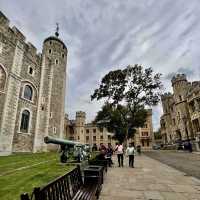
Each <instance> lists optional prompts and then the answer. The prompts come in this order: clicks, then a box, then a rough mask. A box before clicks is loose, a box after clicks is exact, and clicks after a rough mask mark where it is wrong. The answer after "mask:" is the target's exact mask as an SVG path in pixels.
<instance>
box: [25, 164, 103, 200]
mask: <svg viewBox="0 0 200 200" xmlns="http://www.w3.org/2000/svg"><path fill="white" fill-rule="evenodd" d="M95 180H96V181H94V182H93V181H91V182H90V184H89V183H88V182H87V184H84V183H83V180H82V175H81V170H80V166H77V167H76V168H75V169H73V170H72V171H70V172H69V173H67V174H65V175H64V176H62V177H59V178H57V179H56V180H54V181H52V182H51V183H49V184H47V185H46V186H44V187H41V188H40V187H38V188H35V189H34V191H33V193H32V196H31V198H29V196H28V194H27V193H24V194H22V195H21V200H95V199H98V198H99V193H100V190H101V184H102V183H101V177H99V178H98V177H97V179H95Z"/></svg>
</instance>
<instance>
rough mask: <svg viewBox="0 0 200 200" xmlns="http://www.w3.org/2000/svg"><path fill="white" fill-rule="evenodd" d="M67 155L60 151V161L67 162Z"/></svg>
mask: <svg viewBox="0 0 200 200" xmlns="http://www.w3.org/2000/svg"><path fill="white" fill-rule="evenodd" d="M67 159H68V158H67V156H66V155H65V153H62V155H61V156H60V162H61V163H66V162H67Z"/></svg>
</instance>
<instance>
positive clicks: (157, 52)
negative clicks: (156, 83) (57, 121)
mask: <svg viewBox="0 0 200 200" xmlns="http://www.w3.org/2000/svg"><path fill="white" fill-rule="evenodd" d="M0 9H1V11H2V12H3V13H4V14H5V15H6V16H7V17H8V18H9V19H10V22H11V25H15V26H17V27H18V28H19V29H20V30H21V31H22V32H23V33H24V34H25V35H26V38H27V40H28V41H30V42H32V43H33V44H34V45H35V46H36V47H37V48H38V50H39V51H41V48H42V41H43V40H44V38H46V37H48V36H49V35H52V34H54V30H55V24H56V22H58V23H59V24H60V38H61V39H62V40H63V41H64V42H65V43H66V45H67V47H68V51H69V54H68V65H67V95H66V112H67V113H68V114H69V116H70V117H71V118H73V117H74V115H75V112H76V111H77V110H83V111H86V112H87V120H88V121H90V120H92V119H93V118H94V116H95V114H96V112H97V111H98V110H99V108H100V103H98V102H91V101H90V95H91V94H92V91H93V90H94V89H95V88H96V87H97V86H98V83H99V82H100V80H101V77H102V76H103V75H104V74H105V73H107V72H109V71H110V70H111V69H117V68H123V67H125V66H127V65H128V64H136V63H137V64H141V65H143V66H144V67H152V68H153V69H154V71H155V72H160V73H162V74H163V77H162V79H163V83H164V85H165V90H166V91H170V90H171V83H170V80H171V77H172V76H173V75H174V74H175V73H186V74H187V76H188V79H189V80H197V79H198V80H199V79H200V72H199V69H200V20H199V19H200V0H189V1H186V0H112V1H111V0H84V1H83V0H73V1H71V0H57V1H55V0H12V1H11V0H10V1H9V0H0ZM153 110H154V114H153V123H154V128H157V127H158V126H159V117H160V115H161V113H162V109H161V107H160V106H157V107H155V108H153Z"/></svg>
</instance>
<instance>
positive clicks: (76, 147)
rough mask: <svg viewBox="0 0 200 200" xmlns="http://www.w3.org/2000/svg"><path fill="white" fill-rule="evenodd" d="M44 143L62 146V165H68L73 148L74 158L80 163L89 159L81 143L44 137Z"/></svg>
mask: <svg viewBox="0 0 200 200" xmlns="http://www.w3.org/2000/svg"><path fill="white" fill-rule="evenodd" d="M44 142H45V143H46V144H58V145H60V150H61V156H60V161H61V162H62V163H66V162H67V160H68V152H69V151H70V149H71V148H73V156H74V158H75V159H76V160H77V161H78V162H80V161H82V160H84V159H85V158H86V157H88V154H87V152H86V147H85V145H83V144H81V143H80V142H76V141H72V140H65V139H61V138H53V137H50V136H46V137H44Z"/></svg>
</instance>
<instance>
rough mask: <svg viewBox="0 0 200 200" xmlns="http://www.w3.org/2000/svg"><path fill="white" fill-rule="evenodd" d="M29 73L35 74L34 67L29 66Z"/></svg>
mask: <svg viewBox="0 0 200 200" xmlns="http://www.w3.org/2000/svg"><path fill="white" fill-rule="evenodd" d="M28 73H29V74H30V75H32V76H33V74H34V70H33V68H32V67H28Z"/></svg>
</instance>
